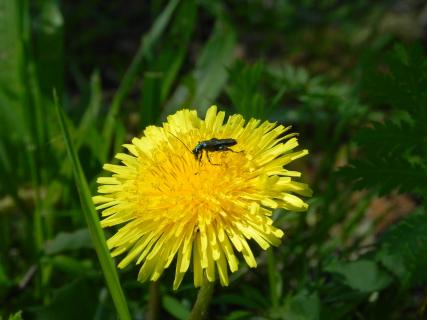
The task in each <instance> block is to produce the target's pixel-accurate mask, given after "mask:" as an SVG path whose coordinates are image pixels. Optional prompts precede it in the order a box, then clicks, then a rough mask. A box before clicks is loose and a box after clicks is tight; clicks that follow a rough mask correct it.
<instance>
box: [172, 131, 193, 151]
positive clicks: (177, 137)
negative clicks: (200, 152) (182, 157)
mask: <svg viewBox="0 0 427 320" xmlns="http://www.w3.org/2000/svg"><path fill="white" fill-rule="evenodd" d="M168 132H169V133H170V134H171V135H173V136H174V137H175V138H176V139H177V140H178V141H179V142H181V143H182V144H183V145H184V147H185V149H187V150H188V151H190V153H193V151H191V150H190V148H188V147H187V145H186V144H185V143H184V142H183V141H182V140H181V139H180V138H178V137H177V136H176V135H174V134H173V133H172V132H170V131H168Z"/></svg>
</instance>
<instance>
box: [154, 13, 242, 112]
mask: <svg viewBox="0 0 427 320" xmlns="http://www.w3.org/2000/svg"><path fill="white" fill-rule="evenodd" d="M235 47H236V34H235V31H234V29H233V27H232V26H231V25H229V24H228V23H227V22H225V21H223V20H221V19H219V20H218V21H217V23H216V24H215V27H214V30H213V31H212V34H211V36H210V38H209V40H208V42H207V43H206V45H205V46H204V48H203V51H202V52H201V54H200V55H199V58H198V60H197V63H196V68H195V70H194V72H193V73H192V74H191V75H189V76H188V77H187V78H185V79H184V81H183V83H182V84H181V85H180V86H179V87H178V88H177V89H176V90H175V92H174V94H173V96H172V97H171V99H170V100H169V101H168V102H167V104H166V105H165V108H164V110H163V113H162V118H165V117H166V116H167V115H169V114H171V113H173V112H175V111H177V110H178V109H179V108H182V107H187V108H192V109H194V108H195V109H197V110H199V111H201V112H202V113H204V112H205V111H206V110H207V109H208V107H209V106H211V105H212V104H214V103H215V100H216V98H217V97H218V95H219V94H220V93H221V90H222V89H223V88H224V86H225V84H226V81H227V78H228V72H227V68H228V67H229V66H230V65H231V63H232V62H233V61H234V55H233V53H234V50H235Z"/></svg>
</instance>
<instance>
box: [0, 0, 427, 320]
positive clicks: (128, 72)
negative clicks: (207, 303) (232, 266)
mask: <svg viewBox="0 0 427 320" xmlns="http://www.w3.org/2000/svg"><path fill="white" fill-rule="evenodd" d="M426 10H427V7H426V5H425V4H424V3H423V2H422V1H404V0H401V1H397V0H396V1H387V0H382V1H376V2H372V1H368V0H357V1H351V2H340V1H329V0H323V1H313V0H306V1H277V2H274V1H256V0H248V1H245V2H244V3H243V2H238V1H227V0H222V1H206V0H199V1H195V0H170V1H166V0H153V1H149V2H142V3H141V2H140V1H126V2H121V3H118V2H99V1H95V0H88V1H69V2H65V1H63V2H60V1H59V0H36V1H28V0H3V1H1V2H0V34H1V37H0V69H1V70H2V72H0V177H1V184H0V301H1V302H0V317H1V316H2V317H3V319H21V313H22V318H24V319H33V318H36V319H75V318H76V317H79V318H80V319H115V318H116V314H117V311H116V309H115V308H114V304H112V303H111V301H112V298H111V296H110V294H109V291H108V290H107V286H108V285H109V284H110V283H109V282H108V281H107V282H106V281H105V280H104V279H105V278H104V277H105V276H106V271H105V269H102V268H101V265H100V263H99V262H98V259H97V258H96V256H95V254H94V248H95V249H97V250H98V252H99V250H102V248H100V247H99V243H97V241H96V240H94V241H92V240H91V235H92V237H93V235H94V233H93V232H94V230H93V229H91V228H88V224H87V223H86V221H85V215H84V212H86V214H88V213H87V212H88V211H90V208H89V206H88V205H87V204H86V206H85V205H84V206H83V208H84V209H85V210H83V209H82V207H81V206H80V202H79V194H78V193H79V192H80V193H81V194H82V201H83V204H84V203H85V202H84V201H85V198H84V197H85V196H88V193H89V192H86V193H85V191H84V189H85V188H86V186H85V184H86V182H88V187H89V188H90V189H91V191H92V193H93V191H94V188H95V184H94V182H95V177H96V176H97V175H99V173H100V172H101V167H102V164H103V163H104V162H106V161H110V160H111V158H112V156H113V155H114V153H115V152H117V151H118V150H120V149H121V145H122V144H123V143H124V142H125V141H129V140H130V139H131V137H132V136H135V135H140V134H141V132H142V130H143V129H144V128H145V127H146V126H147V125H151V124H159V123H160V122H161V121H162V120H164V119H165V117H166V116H167V115H169V114H170V113H172V112H174V111H176V110H177V109H179V108H183V107H187V108H194V109H197V110H198V111H199V113H200V114H202V115H203V113H204V112H205V111H206V109H207V108H208V107H209V106H210V105H211V104H218V105H219V106H220V107H221V108H223V109H226V110H227V111H228V112H229V113H234V112H236V113H241V114H243V115H244V116H245V117H247V118H249V117H258V118H262V119H268V120H271V121H279V122H283V123H286V124H292V125H293V126H294V130H295V131H296V132H299V133H300V134H301V136H300V137H301V139H300V141H301V144H302V145H303V146H304V147H307V148H309V150H310V152H311V154H310V156H309V157H307V158H306V160H304V161H301V162H299V163H298V164H297V165H299V166H300V167H299V168H298V169H299V171H302V172H304V173H305V176H304V180H306V181H309V183H310V185H311V186H312V187H313V189H314V191H315V197H314V198H312V199H311V200H310V210H309V211H308V212H307V213H304V214H301V213H293V212H290V213H289V212H286V213H284V212H275V214H274V217H275V219H276V223H277V225H280V226H281V227H282V228H284V229H285V230H286V232H287V238H286V239H285V240H284V242H283V244H282V245H281V246H280V247H279V248H275V249H274V250H270V251H268V252H261V251H260V252H258V257H259V258H258V265H259V267H258V268H257V269H255V270H248V269H246V268H243V270H239V271H238V272H237V273H235V274H233V275H232V280H233V281H231V284H230V286H229V287H227V288H219V287H217V288H216V291H215V294H214V299H213V301H212V306H211V309H210V314H211V317H210V318H211V319H228V320H231V319H286V320H288V319H301V320H305V319H307V320H308V319H403V318H404V319H417V318H423V317H424V318H425V317H426V314H427V312H426V308H427V291H426V289H425V285H426V281H427V277H426V272H425V270H426V269H427V236H426V234H427V233H426V231H425V230H427V214H426V210H425V201H426V198H425V197H426V194H427V190H426V189H427V187H426V186H427V162H426V159H427V126H426V125H425V123H427V91H426V88H427V58H426V52H425V39H426V36H427V34H426V33H425V26H426V25H427V22H426V21H425V20H426V19H425V12H427V11H426ZM423 12H424V14H423ZM423 27H424V29H423ZM53 90H55V91H56V92H57V94H58V97H59V101H60V105H61V106H63V109H64V110H63V111H64V114H63V116H64V118H63V119H64V123H62V125H63V126H62V129H63V130H64V128H65V132H69V136H70V140H69V141H68V140H67V141H64V140H63V131H61V126H60V123H59V121H58V118H57V114H56V111H55V104H54V102H53ZM67 128H68V129H67ZM70 146H71V148H72V149H73V150H74V151H75V152H76V154H77V156H76V157H75V158H73V162H70V160H69V158H68V157H67V148H68V149H70ZM78 163H80V164H81V169H82V171H81V172H77V175H76V179H77V181H78V188H76V187H75V184H74V178H73V174H76V166H77V164H78ZM77 167H78V166H77ZM77 171H78V170H77ZM86 200H87V199H86ZM86 217H87V216H86ZM88 219H90V218H88ZM89 226H90V224H89ZM92 228H93V227H92ZM105 233H106V236H109V234H108V233H109V231H108V230H107V231H105ZM105 263H107V264H108V262H105V261H104V264H103V266H104V268H105ZM102 270H104V271H102ZM119 277H120V283H121V287H122V289H123V291H124V294H125V296H126V302H123V303H122V305H121V307H122V308H123V309H126V308H129V310H130V313H131V317H132V319H144V318H146V314H147V311H148V310H147V309H148V301H149V299H152V298H153V296H156V295H158V297H157V301H158V303H159V319H186V318H187V317H188V314H189V312H190V310H191V306H192V304H193V303H194V301H195V297H196V295H197V290H196V289H194V288H193V286H192V283H191V279H190V277H189V278H188V279H187V278H186V279H184V283H183V285H182V286H181V288H180V289H179V290H178V291H177V292H173V291H172V290H171V288H169V287H167V286H166V285H163V284H162V281H160V283H159V286H158V287H157V289H156V290H157V291H156V290H153V288H150V285H149V284H140V283H138V282H137V281H136V274H135V270H133V269H132V268H128V269H125V270H124V271H123V272H120V274H119ZM170 277H171V275H169V274H165V275H164V278H170ZM169 280H170V279H167V281H165V283H170V282H171V281H169ZM119 286H120V285H119ZM115 301H116V300H115ZM124 313H126V312H124Z"/></svg>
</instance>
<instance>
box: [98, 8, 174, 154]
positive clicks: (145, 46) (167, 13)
mask: <svg viewBox="0 0 427 320" xmlns="http://www.w3.org/2000/svg"><path fill="white" fill-rule="evenodd" d="M179 2H180V0H171V1H170V2H169V3H168V5H167V6H166V7H165V9H164V10H163V11H162V13H161V14H160V15H159V17H158V18H157V19H156V21H155V22H154V23H153V25H152V27H151V29H150V31H149V32H148V34H146V35H145V36H144V37H143V40H142V41H141V44H140V45H139V47H138V51H137V52H136V54H135V56H134V58H133V60H132V62H131V64H130V66H129V68H128V69H127V70H126V73H125V75H124V76H123V79H122V81H121V82H120V85H119V88H118V89H117V91H116V93H115V94H114V97H113V101H112V102H111V106H110V110H109V112H108V114H107V117H106V120H105V124H104V127H103V130H102V135H103V137H104V145H105V148H104V152H103V156H102V159H103V162H105V160H106V159H107V156H108V151H109V149H110V147H111V143H112V141H113V132H114V129H115V125H116V119H117V116H118V114H119V110H120V107H121V105H122V103H123V101H124V99H125V97H126V96H127V94H128V93H129V91H130V90H131V89H132V86H133V85H134V82H135V80H136V78H137V76H138V73H139V71H140V70H141V66H142V62H143V58H144V57H145V56H148V57H150V55H151V54H152V50H153V46H154V44H155V43H156V42H157V41H158V40H159V38H160V37H161V36H162V34H163V32H164V30H165V29H166V26H167V25H168V23H169V21H170V19H171V17H172V14H173V12H174V11H175V9H176V7H177V6H178V4H179Z"/></svg>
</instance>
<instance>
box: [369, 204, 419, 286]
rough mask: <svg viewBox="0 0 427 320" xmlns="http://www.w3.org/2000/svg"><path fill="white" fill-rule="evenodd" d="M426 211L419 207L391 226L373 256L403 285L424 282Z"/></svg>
mask: <svg viewBox="0 0 427 320" xmlns="http://www.w3.org/2000/svg"><path fill="white" fill-rule="evenodd" d="M426 230H427V214H426V211H425V209H420V210H418V211H416V212H413V213H411V214H410V215H408V216H407V217H405V218H404V219H403V220H402V221H400V222H399V223H398V224H396V225H394V226H392V227H391V228H390V229H389V230H388V231H387V232H386V233H385V234H384V236H383V237H382V239H381V248H380V249H379V250H378V252H377V253H376V259H377V260H378V261H381V263H382V264H383V265H384V266H385V267H386V268H387V269H389V270H390V271H391V272H392V273H393V274H395V275H396V276H397V277H398V278H399V279H400V281H401V282H402V283H403V284H404V285H405V286H409V285H411V284H418V283H426V282H427V273H426V270H427V249H426V248H427V231H426Z"/></svg>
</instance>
